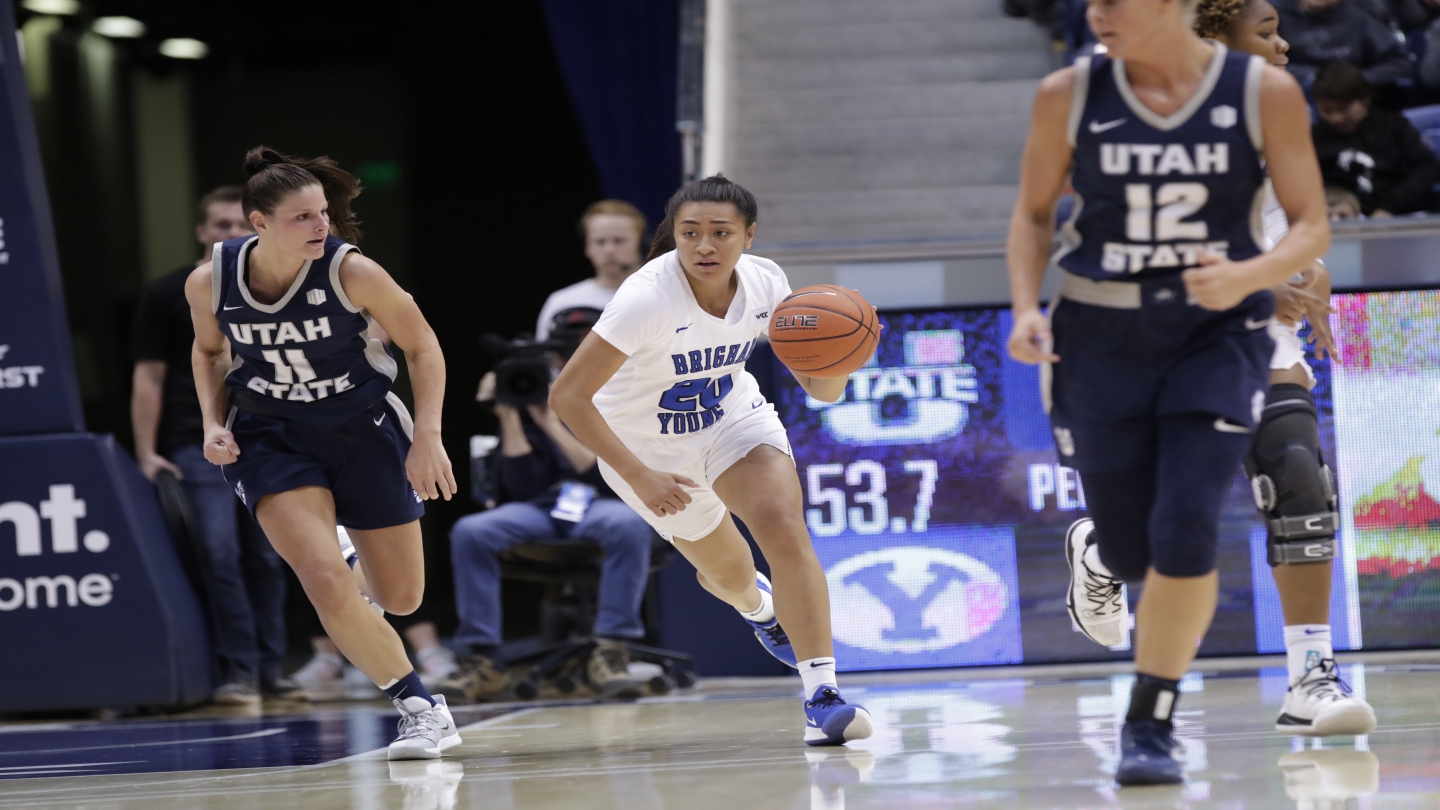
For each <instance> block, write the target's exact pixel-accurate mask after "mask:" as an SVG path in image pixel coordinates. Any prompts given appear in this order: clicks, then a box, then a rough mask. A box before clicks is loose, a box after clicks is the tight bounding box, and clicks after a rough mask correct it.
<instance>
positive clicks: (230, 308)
mask: <svg viewBox="0 0 1440 810" xmlns="http://www.w3.org/2000/svg"><path fill="white" fill-rule="evenodd" d="M244 308H245V305H244V304H241V305H240V306H238V307H221V309H223V310H225V311H226V312H229V311H230V310H232V309H244Z"/></svg>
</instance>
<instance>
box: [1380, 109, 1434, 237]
mask: <svg viewBox="0 0 1440 810" xmlns="http://www.w3.org/2000/svg"><path fill="white" fill-rule="evenodd" d="M1394 132H1395V148H1396V149H1397V150H1398V151H1399V152H1400V153H1401V155H1402V156H1403V159H1404V164H1405V176H1404V179H1402V180H1401V181H1400V182H1398V183H1396V184H1395V185H1394V186H1393V187H1392V188H1391V189H1390V192H1389V193H1388V194H1386V195H1385V198H1384V199H1382V200H1380V201H1379V203H1378V204H1379V207H1381V208H1383V209H1385V210H1386V211H1389V212H1391V213H1394V214H1401V213H1406V214H1408V213H1410V212H1412V211H1423V210H1425V207H1426V206H1425V203H1426V202H1427V201H1428V199H1429V197H1430V192H1431V189H1432V188H1433V187H1434V185H1435V179H1436V174H1437V169H1440V166H1437V164H1436V161H1435V153H1434V152H1431V151H1430V147H1428V146H1426V145H1425V142H1424V141H1423V140H1421V139H1420V133H1419V132H1418V131H1416V129H1415V127H1414V126H1412V125H1411V124H1410V121H1409V120H1408V119H1406V118H1405V116H1403V115H1398V114H1397V115H1396V116H1395V129H1394Z"/></svg>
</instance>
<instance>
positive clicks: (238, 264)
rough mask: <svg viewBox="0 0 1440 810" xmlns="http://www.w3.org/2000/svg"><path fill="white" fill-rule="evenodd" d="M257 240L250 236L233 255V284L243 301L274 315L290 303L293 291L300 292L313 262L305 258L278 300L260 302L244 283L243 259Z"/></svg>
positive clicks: (293, 295) (258, 238)
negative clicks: (265, 302) (288, 287)
mask: <svg viewBox="0 0 1440 810" xmlns="http://www.w3.org/2000/svg"><path fill="white" fill-rule="evenodd" d="M259 241H260V237H258V236H252V237H250V238H249V239H246V240H245V244H243V245H241V246H240V253H239V254H237V255H236V256H235V286H236V287H238V288H239V290H240V297H241V298H244V299H245V303H247V304H249V305H250V306H251V307H252V308H254V309H256V310H258V311H260V312H264V313H265V314H267V315H274V314H275V313H277V312H279V311H280V310H282V309H284V308H285V305H286V304H288V303H290V299H292V298H294V297H295V293H298V292H300V288H301V287H302V286H304V284H305V277H306V276H308V275H310V265H311V264H313V263H314V262H312V261H311V260H310V259H306V260H305V263H304V264H302V265H300V272H298V273H296V274H295V280H294V281H292V282H290V289H288V290H286V291H285V294H284V295H282V296H280V300H279V301H276V302H275V303H273V304H262V303H260V302H259V301H256V300H255V298H254V297H253V296H251V295H250V287H249V285H247V284H246V283H245V261H246V258H247V257H248V256H249V255H250V248H252V247H254V246H255V244H256V243H257V242H259Z"/></svg>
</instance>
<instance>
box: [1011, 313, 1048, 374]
mask: <svg viewBox="0 0 1440 810" xmlns="http://www.w3.org/2000/svg"><path fill="white" fill-rule="evenodd" d="M1053 341H1054V336H1053V335H1051V333H1050V319H1049V318H1046V317H1045V314H1044V313H1042V312H1041V311H1040V310H1038V309H1032V310H1029V311H1028V312H1020V313H1017V314H1016V315H1015V326H1014V327H1013V328H1012V329H1011V330H1010V344H1009V348H1010V356H1011V357H1013V358H1015V359H1016V360H1018V361H1020V362H1021V363H1026V364H1028V365H1032V366H1033V365H1035V364H1036V363H1057V362H1059V361H1060V355H1058V354H1055V353H1054V352H1052V351H1051V350H1050V345H1051V343H1053Z"/></svg>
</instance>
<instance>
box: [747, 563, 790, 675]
mask: <svg viewBox="0 0 1440 810" xmlns="http://www.w3.org/2000/svg"><path fill="white" fill-rule="evenodd" d="M755 587H757V588H759V589H760V590H762V591H764V592H765V593H768V594H770V595H772V596H773V595H774V594H775V591H774V590H772V589H771V588H770V580H768V579H766V578H765V575H764V574H762V573H760V572H759V571H756V572H755ZM757 610H758V608H757ZM746 621H747V622H749V624H750V626H751V627H753V628H755V638H757V639H759V640H760V644H761V646H763V647H764V648H765V649H766V650H768V651H769V653H770V654H771V655H773V656H775V657H776V658H777V659H779V661H780V663H782V664H788V665H789V666H792V667H793V666H795V650H794V648H792V647H791V646H790V637H789V636H787V635H785V628H783V627H781V626H780V620H779V619H778V618H776V619H771V620H770V621H769V622H766V623H765V624H761V623H759V622H752V621H750V620H749V619H746Z"/></svg>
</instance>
